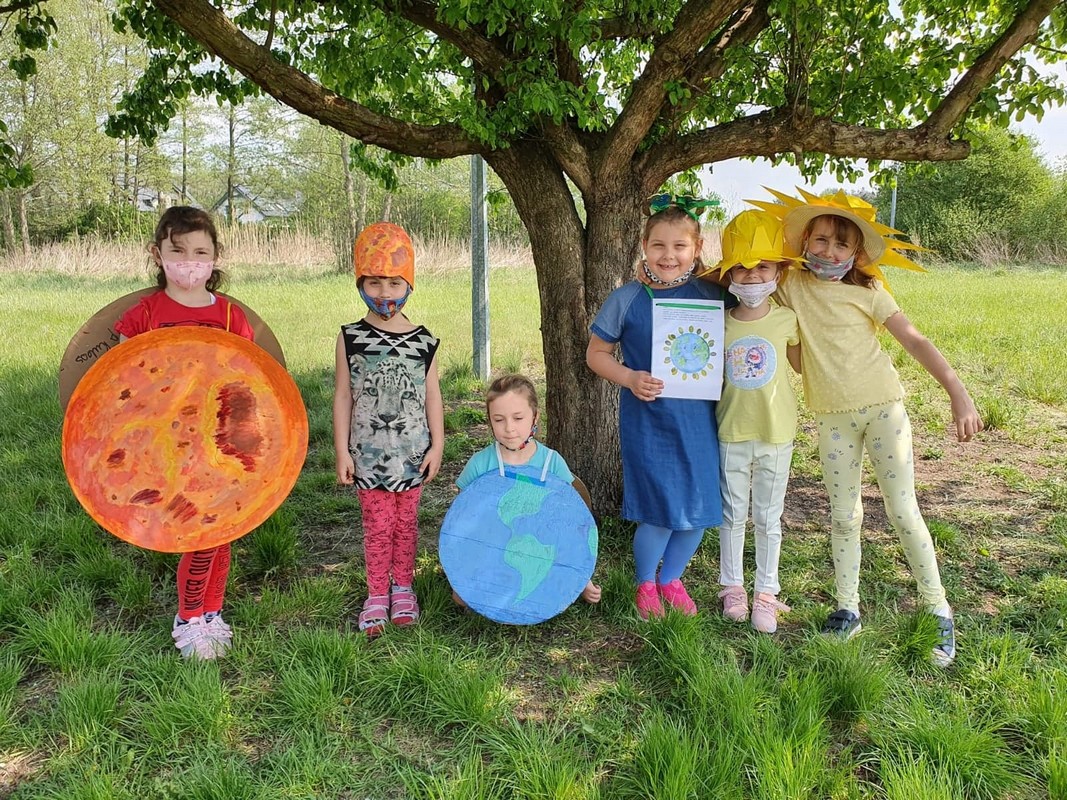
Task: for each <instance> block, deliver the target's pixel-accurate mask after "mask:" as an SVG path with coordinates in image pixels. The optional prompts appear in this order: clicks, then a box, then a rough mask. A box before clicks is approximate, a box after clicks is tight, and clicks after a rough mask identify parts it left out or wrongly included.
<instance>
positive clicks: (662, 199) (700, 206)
mask: <svg viewBox="0 0 1067 800" xmlns="http://www.w3.org/2000/svg"><path fill="white" fill-rule="evenodd" d="M718 205H719V201H718V200H701V199H700V198H699V197H693V196H692V195H688V194H668V193H663V194H654V195H652V196H651V197H650V198H648V212H649V214H658V213H660V212H661V211H666V210H667V209H668V208H671V207H676V208H680V209H682V211H684V212H685V213H686V214H688V215H689V216H690V217H692V218H693V221H694V222H700V215H701V214H703V213H704V209H705V208H716V207H718Z"/></svg>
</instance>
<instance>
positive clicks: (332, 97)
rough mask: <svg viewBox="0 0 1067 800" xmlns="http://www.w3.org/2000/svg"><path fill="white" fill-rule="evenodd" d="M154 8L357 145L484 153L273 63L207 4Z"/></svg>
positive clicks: (459, 137)
mask: <svg viewBox="0 0 1067 800" xmlns="http://www.w3.org/2000/svg"><path fill="white" fill-rule="evenodd" d="M153 3H154V4H155V5H156V7H158V8H159V10H160V11H162V12H163V13H164V14H166V15H167V16H168V17H170V19H172V20H173V21H174V22H175V23H176V24H177V25H178V26H179V27H181V28H182V29H183V30H185V31H186V32H187V33H188V34H189V35H190V36H192V37H193V38H194V39H196V40H197V41H199V42H200V43H201V44H202V45H203V46H204V47H205V48H206V49H207V50H208V51H210V52H211V53H212V54H214V55H216V56H218V57H219V58H220V59H222V60H223V61H225V62H226V63H227V64H229V65H230V66H231V67H233V68H234V69H236V70H237V71H238V72H240V73H241V74H243V75H245V76H246V77H247V78H248V79H249V80H251V81H252V82H254V83H255V84H257V85H258V86H259V87H260V88H262V89H263V90H264V91H265V92H267V93H268V94H270V95H271V96H273V97H274V98H276V99H277V100H278V101H280V102H282V103H284V104H285V105H287V106H289V107H291V108H293V109H295V110H296V111H299V112H300V113H301V114H304V115H306V116H309V117H311V118H313V119H317V120H318V121H319V122H321V123H323V124H324V125H329V126H330V127H331V128H336V129H337V130H339V131H341V132H342V133H347V134H348V135H349V136H351V137H353V138H355V139H360V140H362V141H363V142H365V143H367V144H373V145H378V146H380V147H384V148H387V149H389V150H392V151H394V152H397V153H403V154H405V155H409V156H418V157H422V158H452V157H454V156H463V155H471V154H474V153H481V152H482V151H483V150H484V149H485V148H484V146H483V145H481V144H480V143H479V142H477V141H475V140H474V139H471V138H470V137H469V136H467V134H466V133H465V132H464V131H463V129H462V128H460V127H459V126H457V125H415V124H413V123H408V122H402V121H400V120H398V119H395V118H393V117H387V116H384V115H382V114H378V113H375V112H373V111H371V110H370V109H368V108H367V107H366V106H363V105H360V104H359V103H355V102H353V101H351V100H349V99H347V98H345V97H342V96H341V95H339V94H336V93H335V92H331V91H329V90H327V89H326V88H325V87H323V86H322V85H321V84H320V83H318V82H316V81H314V80H312V79H311V78H310V77H309V76H308V75H306V74H305V73H303V72H301V71H300V70H298V69H296V68H294V67H290V66H288V65H286V64H282V63H281V62H279V61H277V60H276V59H274V58H273V56H272V55H271V53H270V51H268V50H267V49H266V48H264V47H262V46H261V45H258V44H256V43H255V42H254V41H253V40H252V39H250V38H248V36H246V35H245V34H244V33H243V32H242V31H241V30H240V29H238V28H237V27H236V26H235V25H234V24H233V23H232V22H231V21H230V19H229V18H228V17H227V16H226V15H225V14H223V13H222V12H221V11H219V10H218V9H216V8H215V7H214V6H213V5H212V4H211V3H210V2H207V0H153Z"/></svg>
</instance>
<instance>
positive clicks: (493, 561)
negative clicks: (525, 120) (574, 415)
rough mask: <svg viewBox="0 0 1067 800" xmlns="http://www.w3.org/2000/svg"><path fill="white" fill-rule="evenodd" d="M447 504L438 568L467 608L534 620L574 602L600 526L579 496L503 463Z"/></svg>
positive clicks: (506, 619) (499, 618)
mask: <svg viewBox="0 0 1067 800" xmlns="http://www.w3.org/2000/svg"><path fill="white" fill-rule="evenodd" d="M496 455H497V469H496V471H494V472H488V473H486V474H485V475H481V476H480V477H478V478H476V479H475V480H474V481H472V482H471V483H470V485H469V486H467V488H466V489H464V490H463V491H462V492H460V493H459V496H458V497H456V499H455V500H454V501H453V502H452V505H451V506H450V507H449V509H448V513H447V514H446V515H445V519H444V523H443V524H442V526H441V536H440V540H439V543H438V550H439V555H440V558H441V566H442V567H444V570H445V574H446V575H447V576H448V581H449V583H450V584H451V585H452V589H453V591H455V592H456V594H458V595H459V596H460V597H461V598H462V599H463V602H465V603H466V604H467V606H468V607H469V608H471V609H473V610H474V611H476V612H478V613H479V614H481V615H482V616H484V617H488V618H489V619H491V620H494V621H496V622H503V623H507V624H510V625H533V624H536V623H538V622H544V621H545V620H547V619H551V618H552V617H554V616H556V615H557V614H559V613H560V612H562V611H563V610H564V609H565V608H567V607H568V606H569V605H571V604H572V603H573V602H574V601H575V600H577V599H578V596H579V595H580V594H581V593H582V589H584V588H585V586H586V584H587V583H588V582H589V580H590V579H591V578H592V576H593V569H594V567H595V566H596V557H597V544H598V539H597V536H598V534H597V527H596V522H595V521H594V520H593V516H592V514H591V513H590V512H589V508H588V506H587V505H586V503H585V501H584V500H583V499H582V496H581V495H580V494H579V493H578V491H576V490H575V488H574V487H573V486H572V485H571V484H569V483H567V482H566V481H565V480H563V479H562V478H560V477H558V476H556V475H553V474H552V473H551V472H550V471H549V468H550V465H551V458H553V457H556V456H554V455H553V456H552V457H550V458H549V459H546V461H545V465H544V467H543V468H542V469H540V470H537V469H534V468H533V467H530V466H528V465H512V464H505V463H504V461H503V459H502V458H501V454H500V445H499V444H498V445H497V446H496Z"/></svg>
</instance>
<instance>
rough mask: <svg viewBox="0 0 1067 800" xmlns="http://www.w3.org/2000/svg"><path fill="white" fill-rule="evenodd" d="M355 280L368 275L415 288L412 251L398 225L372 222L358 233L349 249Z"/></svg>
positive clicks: (412, 248)
mask: <svg viewBox="0 0 1067 800" xmlns="http://www.w3.org/2000/svg"><path fill="white" fill-rule="evenodd" d="M352 261H353V263H354V265H355V270H356V280H357V281H358V280H360V279H361V278H368V277H371V276H375V277H379V278H393V277H401V278H403V279H404V280H406V281H407V282H408V286H410V287H411V288H412V289H413V290H414V288H415V248H414V247H412V245H411V238H410V237H409V236H408V235H407V232H406V231H405V230H404V229H403V228H401V227H400V226H399V225H394V224H393V223H392V222H375V223H374V224H373V225H368V226H367V227H366V228H364V229H363V231H362V232H361V233H360V234H359V237H358V238H357V239H356V244H355V245H354V246H353V248H352Z"/></svg>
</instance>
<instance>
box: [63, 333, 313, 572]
mask: <svg viewBox="0 0 1067 800" xmlns="http://www.w3.org/2000/svg"><path fill="white" fill-rule="evenodd" d="M307 443H308V421H307V413H306V411H305V410H304V403H303V400H302V399H301V397H300V391H299V390H298V389H297V387H296V384H295V383H294V382H293V379H292V378H291V377H290V375H289V373H288V372H286V371H285V369H284V368H283V367H282V366H281V365H280V364H279V363H278V362H277V361H275V360H274V359H273V358H272V357H271V356H270V354H269V353H267V351H265V350H263V349H262V348H261V347H258V346H257V345H255V344H253V343H252V342H250V341H248V340H247V339H243V338H242V337H240V336H237V335H236V334H233V333H227V332H226V331H221V330H217V329H214V328H200V327H193V326H187V327H175V328H161V329H159V330H155V331H148V332H147V333H143V334H140V335H139V336H135V337H133V338H132V339H130V340H129V341H127V342H123V343H122V344H119V345H116V346H115V347H113V348H111V349H110V350H108V351H107V352H106V353H104V354H103V355H102V356H100V358H99V359H97V361H96V363H95V364H93V366H92V368H91V369H89V371H88V372H87V373H86V374H85V376H84V377H83V378H82V380H81V382H79V383H78V385H77V387H76V388H75V389H74V392H73V394H72V395H71V398H70V402H69V404H68V405H67V411H66V416H65V417H64V419H63V468H64V469H65V470H66V473H67V480H68V481H69V482H70V485H71V488H72V489H73V490H74V494H75V496H76V497H77V498H78V501H79V502H80V503H81V504H82V506H83V507H84V508H85V510H86V511H87V512H88V513H89V516H91V517H92V518H93V519H94V520H96V521H97V522H98V523H99V524H100V525H101V526H102V527H104V528H105V529H106V530H108V531H110V532H111V533H113V534H115V536H118V537H119V538H120V539H123V540H125V541H127V542H130V543H131V544H135V545H138V546H139V547H145V548H148V549H149V550H159V551H162V552H167V553H181V552H188V551H191V550H204V549H208V548H211V547H217V546H219V545H221V544H225V543H226V542H229V541H232V540H234V539H237V538H239V537H241V536H244V535H245V534H246V533H248V532H250V531H251V530H253V529H254V528H255V527H256V526H257V525H259V524H261V523H262V522H263V521H264V520H266V519H267V517H269V516H270V515H271V514H272V513H273V512H274V510H275V509H277V507H278V506H279V505H281V503H282V501H283V500H284V499H285V498H286V497H287V496H288V494H289V492H290V491H291V490H292V488H293V485H294V484H295V483H296V479H297V477H298V476H299V474H300V469H301V467H303V465H304V458H305V456H306V455H307Z"/></svg>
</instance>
